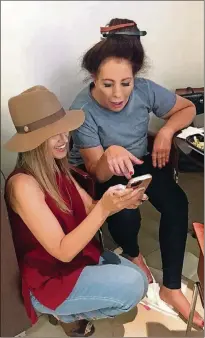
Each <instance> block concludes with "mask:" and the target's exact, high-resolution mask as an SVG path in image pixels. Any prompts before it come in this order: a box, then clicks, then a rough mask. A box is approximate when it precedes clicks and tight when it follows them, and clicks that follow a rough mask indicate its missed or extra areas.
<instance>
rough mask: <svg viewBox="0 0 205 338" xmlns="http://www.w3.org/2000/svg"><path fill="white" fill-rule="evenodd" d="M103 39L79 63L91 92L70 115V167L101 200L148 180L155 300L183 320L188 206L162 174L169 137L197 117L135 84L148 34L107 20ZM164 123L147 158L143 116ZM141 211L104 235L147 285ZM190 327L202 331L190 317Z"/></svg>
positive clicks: (124, 216) (156, 90) (114, 220)
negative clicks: (157, 252) (155, 249)
mask: <svg viewBox="0 0 205 338" xmlns="http://www.w3.org/2000/svg"><path fill="white" fill-rule="evenodd" d="M101 33H102V35H103V37H104V38H103V39H102V40H101V41H100V42H98V43H97V44H95V45H94V46H93V47H92V48H91V49H89V50H88V51H87V52H86V54H85V55H84V57H83V60H82V68H83V69H85V70H87V71H88V72H89V74H90V75H91V77H92V82H91V83H90V84H89V86H88V87H87V88H85V89H83V90H82V91H81V92H80V93H79V94H78V96H77V97H76V99H75V100H74V102H73V104H72V106H71V108H72V109H82V110H83V111H84V112H85V121H84V123H83V124H82V126H80V128H78V129H77V130H75V131H74V132H73V133H72V137H73V142H74V146H73V149H72V151H71V154H70V161H71V163H73V164H75V165H78V166H79V165H83V166H85V167H86V169H87V171H88V172H89V173H91V174H92V175H94V176H95V177H96V178H97V181H98V188H97V190H98V193H99V196H102V194H103V192H105V191H106V189H107V188H108V187H110V186H111V185H114V184H119V183H120V184H127V181H128V180H129V179H130V178H131V177H135V176H139V175H143V174H147V173H150V174H151V175H152V182H151V184H150V186H149V187H148V189H147V195H148V196H149V200H150V202H151V203H152V205H153V206H154V207H155V208H156V209H157V210H158V211H159V212H160V213H161V220H160V228H159V240H160V249H161V255H162V265H163V285H162V286H161V289H160V297H161V299H162V300H163V301H165V302H166V303H168V304H169V305H171V306H173V307H174V308H175V309H176V310H177V311H179V312H180V313H181V314H182V315H183V316H184V317H185V318H186V319H187V318H188V315H189V312H190V304H189V302H188V300H187V299H186V298H185V296H184V295H183V293H182V291H181V275H182V267H183V259H184V252H185V244H186V238H187V230H188V201H187V197H186V195H185V193H184V192H183V191H182V189H181V188H180V187H179V186H178V185H177V184H176V182H175V181H174V179H173V178H172V177H170V175H169V174H168V167H167V163H168V162H169V155H170V149H171V144H172V138H173V135H174V134H175V133H176V132H177V131H178V130H180V129H182V128H184V127H186V126H188V125H189V124H190V123H191V122H192V120H193V119H194V117H195V114H196V111H195V107H194V105H193V104H192V103H191V102H190V101H188V100H187V99H185V98H182V97H180V96H177V95H175V94H174V93H172V92H170V91H169V90H167V89H165V88H163V87H162V86H160V85H158V84H156V83H154V82H153V81H150V80H147V79H144V78H141V77H138V76H137V74H138V72H139V71H140V70H141V69H142V68H143V66H144V64H145V53H144V49H143V46H142V44H141V40H140V37H141V36H144V35H146V32H145V31H140V30H139V28H138V27H137V25H136V23H135V22H134V21H132V20H127V19H113V20H111V21H110V23H109V24H108V25H107V26H106V27H102V28H101ZM150 112H153V113H154V114H155V115H156V116H157V117H159V118H162V119H164V120H165V122H166V123H165V125H164V126H163V127H162V128H161V129H160V131H159V132H158V134H157V136H156V138H155V141H154V146H153V151H152V154H149V153H148V151H147V142H148V141H147V134H148V122H149V113H150ZM140 221H141V216H140V212H139V209H136V210H122V211H120V212H119V213H118V214H115V215H112V216H110V217H109V218H108V227H109V231H110V233H111V235H112V237H113V239H114V240H115V242H116V243H117V244H118V245H119V246H121V247H122V249H123V252H124V254H126V255H127V256H128V258H129V260H131V261H132V262H133V263H134V264H136V265H138V266H139V267H140V268H141V269H142V270H144V271H145V273H146V274H147V276H148V279H149V282H150V283H151V282H152V276H151V273H150V270H149V269H148V267H147V266H146V264H145V262H144V260H143V257H142V255H141V254H140V251H139V246H138V243H137V235H138V232H139V229H140ZM194 322H195V323H196V324H197V325H199V326H203V321H202V318H201V317H200V316H199V314H197V313H195V316H194Z"/></svg>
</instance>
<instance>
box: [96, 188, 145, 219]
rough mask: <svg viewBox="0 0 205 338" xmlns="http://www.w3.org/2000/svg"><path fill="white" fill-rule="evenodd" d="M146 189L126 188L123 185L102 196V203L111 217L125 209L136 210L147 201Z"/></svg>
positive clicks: (109, 190) (110, 189)
mask: <svg viewBox="0 0 205 338" xmlns="http://www.w3.org/2000/svg"><path fill="white" fill-rule="evenodd" d="M147 199H148V198H147V196H146V195H145V194H144V188H140V189H133V188H125V186H122V185H121V184H118V185H115V186H113V187H110V188H109V189H108V190H107V191H106V192H105V193H104V195H103V196H102V198H101V200H100V203H101V205H102V207H103V210H104V211H105V212H108V213H109V216H110V215H112V214H114V213H116V212H119V211H121V210H123V209H134V208H135V209H136V208H138V206H139V205H140V204H142V201H144V200H147Z"/></svg>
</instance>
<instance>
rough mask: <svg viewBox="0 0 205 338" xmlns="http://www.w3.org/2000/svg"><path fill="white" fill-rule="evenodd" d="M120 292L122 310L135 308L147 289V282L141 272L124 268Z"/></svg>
mask: <svg viewBox="0 0 205 338" xmlns="http://www.w3.org/2000/svg"><path fill="white" fill-rule="evenodd" d="M125 268H126V271H124V273H125V275H124V276H123V280H122V285H121V292H122V302H123V306H122V310H123V311H125V312H126V311H129V310H131V309H132V308H133V307H134V306H136V305H137V304H138V303H139V302H140V301H141V300H142V299H143V298H144V296H145V295H146V293H147V289H148V280H147V278H146V277H145V275H144V274H143V273H142V272H141V270H135V269H132V268H129V267H125Z"/></svg>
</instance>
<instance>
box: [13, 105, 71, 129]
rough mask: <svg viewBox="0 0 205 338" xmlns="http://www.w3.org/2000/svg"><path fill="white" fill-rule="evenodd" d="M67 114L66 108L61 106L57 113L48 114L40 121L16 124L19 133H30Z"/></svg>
mask: <svg viewBox="0 0 205 338" xmlns="http://www.w3.org/2000/svg"><path fill="white" fill-rule="evenodd" d="M65 115H66V112H65V110H64V109H63V108H61V109H60V110H58V111H57V112H56V113H54V114H52V115H49V116H46V117H44V118H43V119H40V120H38V121H35V122H32V123H29V124H26V125H24V126H16V131H17V133H19V134H27V133H30V132H32V131H35V130H37V129H40V128H43V127H46V126H48V125H49V124H52V123H54V122H57V121H58V120H60V119H61V118H62V117H64V116H65Z"/></svg>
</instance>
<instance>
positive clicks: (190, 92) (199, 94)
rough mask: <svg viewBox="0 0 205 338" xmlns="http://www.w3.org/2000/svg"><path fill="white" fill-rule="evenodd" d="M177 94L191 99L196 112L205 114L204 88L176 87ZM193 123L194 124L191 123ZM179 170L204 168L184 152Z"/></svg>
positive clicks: (188, 170)
mask: <svg viewBox="0 0 205 338" xmlns="http://www.w3.org/2000/svg"><path fill="white" fill-rule="evenodd" d="M176 94H178V95H180V96H182V97H184V98H186V99H188V100H190V101H191V102H193V103H194V105H195V107H196V114H197V115H199V114H204V88H191V87H187V88H183V89H176ZM191 125H193V124H191ZM178 166H179V171H180V172H202V171H203V168H201V167H199V166H197V165H196V164H195V163H193V162H192V161H191V160H189V159H188V157H187V156H186V155H184V154H182V153H180V154H179V163H178Z"/></svg>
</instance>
